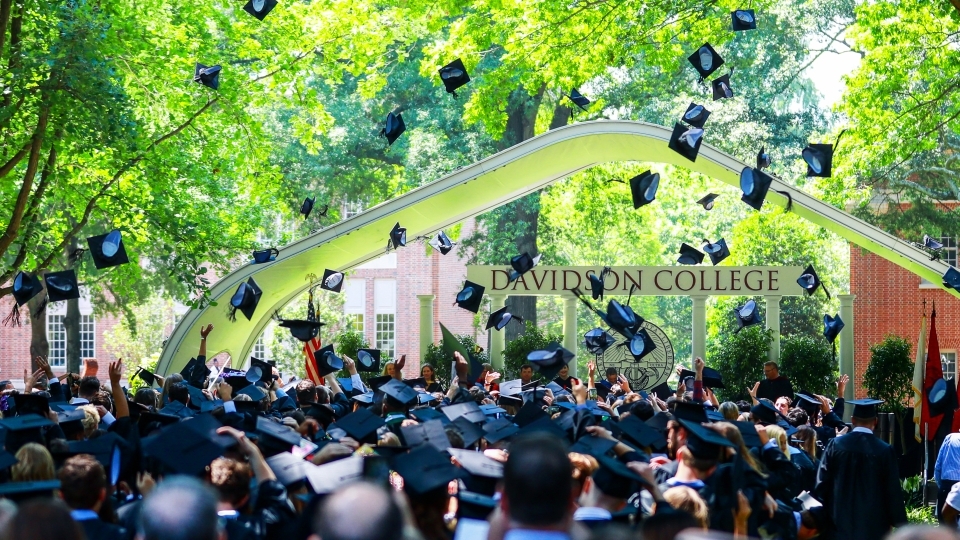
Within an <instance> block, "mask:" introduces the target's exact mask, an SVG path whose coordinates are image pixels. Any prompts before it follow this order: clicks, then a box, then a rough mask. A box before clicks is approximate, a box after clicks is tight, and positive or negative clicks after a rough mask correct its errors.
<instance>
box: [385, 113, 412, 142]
mask: <svg viewBox="0 0 960 540" xmlns="http://www.w3.org/2000/svg"><path fill="white" fill-rule="evenodd" d="M406 130H407V125H406V124H404V123H403V115H402V114H393V113H392V112H390V113H387V120H386V122H384V125H383V129H381V130H380V136H381V137H386V139H387V144H393V141H395V140H397V138H398V137H400V135H402V134H403V132H404V131H406Z"/></svg>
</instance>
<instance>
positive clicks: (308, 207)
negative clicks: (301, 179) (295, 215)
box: [300, 197, 317, 219]
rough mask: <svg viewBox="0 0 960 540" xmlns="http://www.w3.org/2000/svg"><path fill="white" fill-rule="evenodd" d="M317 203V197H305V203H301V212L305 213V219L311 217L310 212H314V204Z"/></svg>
mask: <svg viewBox="0 0 960 540" xmlns="http://www.w3.org/2000/svg"><path fill="white" fill-rule="evenodd" d="M316 203H317V198H316V197H307V198H305V199H303V203H301V204H300V214H302V215H303V219H307V218H308V217H310V212H313V205H314V204H316Z"/></svg>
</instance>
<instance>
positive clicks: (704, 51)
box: [687, 43, 723, 81]
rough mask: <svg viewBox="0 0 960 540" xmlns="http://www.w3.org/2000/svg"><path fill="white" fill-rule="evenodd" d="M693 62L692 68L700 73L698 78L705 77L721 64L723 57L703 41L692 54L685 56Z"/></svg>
mask: <svg viewBox="0 0 960 540" xmlns="http://www.w3.org/2000/svg"><path fill="white" fill-rule="evenodd" d="M687 60H689V61H690V63H691V64H693V69H695V70H697V73H699V74H700V80H701V81H702V80H703V79H706V78H707V77H709V76H710V75H711V74H713V72H714V71H716V70H718V69H720V66H722V65H723V58H722V57H721V56H720V55H719V54H718V53H717V51H716V50H715V49H714V48H713V47H712V46H711V45H710V44H709V43H704V44H703V45H701V46H700V48H699V49H697V50H696V51H695V52H694V53H693V54H691V55H690V56H689V57H687Z"/></svg>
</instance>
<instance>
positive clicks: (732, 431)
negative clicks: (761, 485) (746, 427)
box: [704, 422, 766, 476]
mask: <svg viewBox="0 0 960 540" xmlns="http://www.w3.org/2000/svg"><path fill="white" fill-rule="evenodd" d="M704 427H706V428H707V429H712V430H714V431H716V432H717V433H719V434H720V435H722V436H723V438H724V439H726V440H728V441H730V442H732V443H733V447H734V449H735V451H736V453H737V454H739V455H740V457H741V458H743V461H744V462H745V463H746V464H747V465H748V466H749V467H750V468H751V469H753V470H754V471H756V472H757V473H758V474H760V476H766V474H764V473H763V472H762V467H761V465H760V463H759V462H758V461H757V459H756V458H754V457H753V453H752V452H750V449H749V448H747V445H746V443H744V442H743V434H741V433H740V430H739V429H738V428H737V426H735V425H733V424H731V423H730V422H714V423H712V424H707V425H706V426H704Z"/></svg>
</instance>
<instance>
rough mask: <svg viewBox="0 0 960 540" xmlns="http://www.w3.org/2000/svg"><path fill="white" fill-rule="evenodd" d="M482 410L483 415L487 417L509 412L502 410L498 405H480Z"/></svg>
mask: <svg viewBox="0 0 960 540" xmlns="http://www.w3.org/2000/svg"><path fill="white" fill-rule="evenodd" d="M480 410H481V411H483V414H485V415H487V416H494V415H497V414H503V413H505V412H507V411H505V410H503V409H501V408H500V407H499V406H497V405H480Z"/></svg>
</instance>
